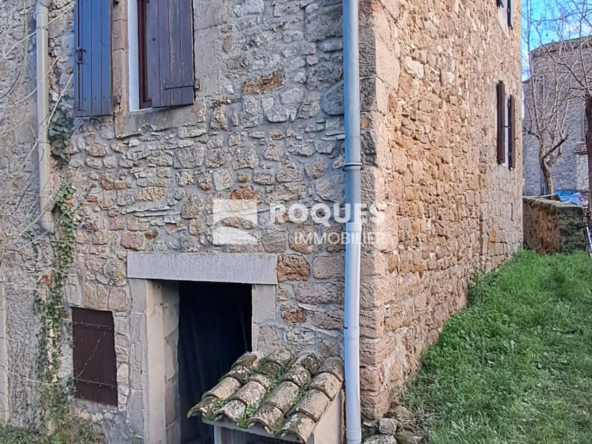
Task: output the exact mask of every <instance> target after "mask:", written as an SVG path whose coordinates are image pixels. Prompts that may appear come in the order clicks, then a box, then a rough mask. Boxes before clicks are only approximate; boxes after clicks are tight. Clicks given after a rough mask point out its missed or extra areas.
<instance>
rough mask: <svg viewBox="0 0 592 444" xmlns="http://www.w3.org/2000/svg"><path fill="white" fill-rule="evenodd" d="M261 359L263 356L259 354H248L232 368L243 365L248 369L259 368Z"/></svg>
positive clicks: (243, 355)
mask: <svg viewBox="0 0 592 444" xmlns="http://www.w3.org/2000/svg"><path fill="white" fill-rule="evenodd" d="M260 359H261V354H260V353H257V352H246V353H243V354H242V355H241V357H240V358H238V359H237V360H236V361H234V364H232V368H234V367H237V366H239V365H242V366H243V367H246V368H248V369H254V368H257V366H258V365H259V361H260Z"/></svg>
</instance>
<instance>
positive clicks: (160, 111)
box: [115, 100, 205, 139]
mask: <svg viewBox="0 0 592 444" xmlns="http://www.w3.org/2000/svg"><path fill="white" fill-rule="evenodd" d="M202 122H205V107H204V103H202V102H200V101H199V100H196V102H195V103H194V104H193V105H187V106H178V107H174V108H147V109H140V110H136V111H125V112H121V113H118V114H115V137H116V138H118V139H124V138H126V137H130V136H134V135H139V134H141V133H142V132H143V131H144V129H145V128H146V127H149V128H150V130H151V131H164V130H166V129H169V128H175V127H178V126H182V125H197V124H198V123H202Z"/></svg>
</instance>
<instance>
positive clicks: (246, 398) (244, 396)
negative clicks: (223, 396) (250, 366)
mask: <svg viewBox="0 0 592 444" xmlns="http://www.w3.org/2000/svg"><path fill="white" fill-rule="evenodd" d="M266 391H267V390H266V388H265V387H264V386H262V385H261V384H259V383H258V382H256V381H249V382H247V383H246V384H245V385H243V386H242V387H241V388H240V389H238V390H237V392H236V393H235V394H234V395H232V397H231V398H230V399H231V400H235V399H236V400H238V401H241V402H242V403H243V404H246V405H254V404H257V403H259V402H261V401H262V400H263V397H264V396H265V392H266Z"/></svg>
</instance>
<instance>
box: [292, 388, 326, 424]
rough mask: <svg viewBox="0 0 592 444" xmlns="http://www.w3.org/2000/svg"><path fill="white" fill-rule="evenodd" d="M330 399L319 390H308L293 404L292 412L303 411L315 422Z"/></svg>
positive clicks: (323, 411) (318, 419)
mask: <svg viewBox="0 0 592 444" xmlns="http://www.w3.org/2000/svg"><path fill="white" fill-rule="evenodd" d="M330 403H331V400H330V399H329V397H328V396H327V395H325V394H324V393H323V392H321V391H320V390H315V389H312V390H308V391H307V392H306V393H304V395H303V396H302V398H301V399H300V401H298V403H297V404H296V405H295V406H294V408H293V409H292V412H294V413H304V414H305V415H306V416H308V417H309V418H310V419H312V420H313V421H314V422H315V423H316V422H319V421H320V419H321V417H322V416H323V413H325V411H326V410H327V408H328V407H329V404H330Z"/></svg>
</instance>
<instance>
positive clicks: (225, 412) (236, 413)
mask: <svg viewBox="0 0 592 444" xmlns="http://www.w3.org/2000/svg"><path fill="white" fill-rule="evenodd" d="M246 410H247V406H246V404H243V403H242V402H240V401H238V400H236V399H235V400H233V401H230V402H228V403H226V404H224V406H222V407H221V408H220V409H218V410H216V411H215V412H214V415H216V421H221V420H223V419H224V418H228V419H230V420H231V421H232V422H234V423H235V424H238V422H239V421H240V419H241V417H242V416H243V414H244V413H245V411H246Z"/></svg>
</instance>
